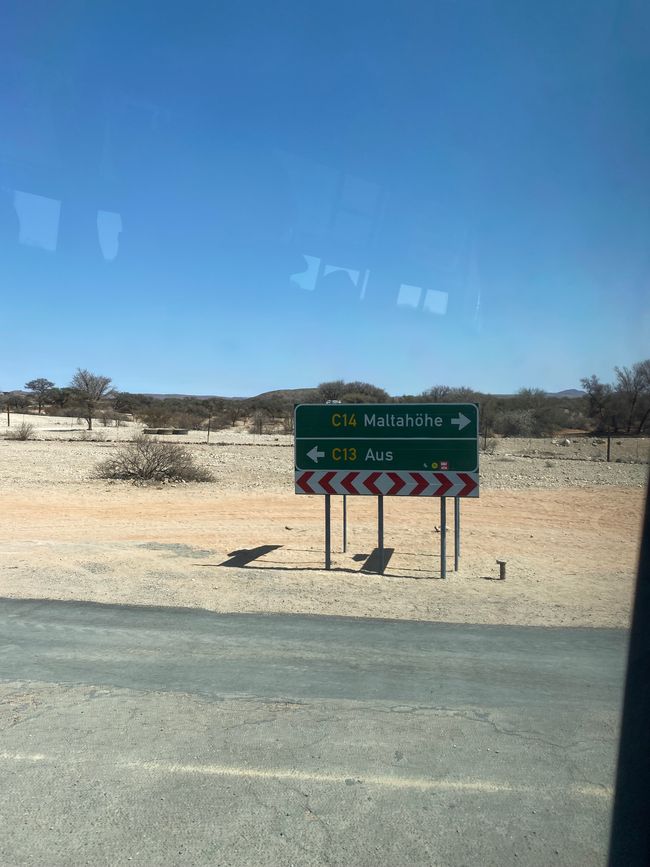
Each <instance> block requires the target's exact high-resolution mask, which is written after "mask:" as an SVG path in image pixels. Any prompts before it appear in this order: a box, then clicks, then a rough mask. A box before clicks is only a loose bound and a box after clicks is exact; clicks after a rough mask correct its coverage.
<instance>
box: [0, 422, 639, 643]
mask: <svg viewBox="0 0 650 867" xmlns="http://www.w3.org/2000/svg"><path fill="white" fill-rule="evenodd" d="M38 421H39V422H42V421H43V419H39V420H38ZM65 421H66V422H67V423H68V424H69V420H65ZM47 424H48V425H49V426H52V419H47ZM52 427H53V426H52ZM125 430H126V429H120V433H121V434H124V432H125ZM40 433H41V430H40V429H39V434H40ZM131 434H132V431H131ZM220 434H221V432H220ZM220 434H219V435H217V437H215V439H216V440H217V441H221V442H226V443H228V444H227V445H211V446H206V445H200V444H198V443H197V444H195V445H192V446H191V447H192V449H193V451H194V452H195V454H196V456H197V460H199V461H200V462H201V463H202V464H204V465H206V466H209V467H210V468H211V469H212V470H213V472H214V473H215V476H216V480H215V482H213V483H210V484H204V485H176V486H156V487H135V486H133V485H130V484H126V483H109V482H106V481H102V480H100V479H97V478H94V477H93V472H94V467H95V465H96V463H97V461H98V460H101V459H102V458H104V457H106V456H107V455H108V454H110V452H111V450H112V449H115V448H117V445H116V444H114V443H109V442H85V441H73V442H70V441H68V440H69V439H70V438H69V437H62V436H56V437H50V438H48V439H46V438H45V433H44V431H43V434H41V439H39V440H38V441H33V442H10V441H8V440H4V439H0V497H1V502H2V507H1V509H0V558H1V559H0V594H1V595H3V596H14V597H38V598H57V599H85V600H96V601H105V602H109V601H111V602H129V603H136V604H148V605H178V606H197V607H202V608H207V609H211V610H216V611H224V612H226V611H262V612H304V613H314V614H343V615H354V616H368V617H391V618H408V619H421V620H444V621H453V622H473V623H512V624H538V625H549V626H550V625H554V626H559V625H573V626H577V625H582V626H626V625H627V623H628V618H629V610H630V599H631V592H632V589H633V580H634V570H635V566H636V558H637V547H638V540H639V533H640V524H641V514H642V507H643V497H644V485H645V482H646V473H647V465H644V464H641V463H619V464H615V463H613V464H604V463H602V462H594V461H589V460H584V459H583V460H578V459H577V458H578V457H579V455H577V454H573V455H571V454H570V452H571V449H569V447H562V446H555V445H554V444H552V443H550V441H549V442H548V443H546V444H545V443H543V442H541V441H532V442H533V443H534V444H535V446H536V447H537V448H538V449H539V450H540V451H542V450H543V449H547V448H548V449H551V448H557V449H558V451H559V450H560V449H562V454H563V455H565V454H566V455H567V458H558V459H553V460H549V459H548V457H547V456H542V455H538V456H535V455H533V454H531V452H532V449H533V448H534V446H530V445H529V446H527V447H526V448H523V449H520V450H519V452H518V456H516V457H514V456H513V455H515V454H516V453H517V450H516V449H513V448H512V443H513V441H510V448H511V452H510V453H506V454H504V453H501V454H495V455H485V456H483V457H482V470H481V476H482V493H481V497H480V499H479V500H472V501H469V500H468V501H464V502H463V504H462V556H461V561H460V570H459V571H458V572H457V573H454V572H453V534H452V530H453V520H452V516H453V508H452V504H451V502H450V503H449V508H448V517H447V524H448V527H449V534H448V566H447V568H448V578H447V580H445V581H442V580H439V578H440V559H439V547H440V532H439V527H440V511H439V508H440V504H439V501H431V500H410V499H408V500H407V499H406V498H404V499H402V498H386V500H385V523H386V536H385V544H386V546H387V547H390V548H394V552H393V553H392V556H391V557H390V560H389V562H388V565H387V567H386V570H385V573H384V574H383V575H379V574H377V573H376V572H372V571H367V570H365V566H366V557H367V556H368V555H370V553H371V552H372V550H373V548H374V547H375V545H376V511H375V510H376V503H375V501H374V499H372V498H362V497H360V498H349V499H348V516H349V530H348V552H347V553H346V554H342V553H341V521H340V518H341V504H340V501H339V500H337V499H335V501H334V508H333V512H334V527H333V540H334V553H333V563H332V566H333V568H332V570H331V571H330V572H326V571H325V570H324V569H323V501H322V499H320V498H317V497H304V496H296V495H294V494H293V487H292V473H291V467H292V450H291V448H290V441H289V442H288V441H287V438H286V437H279V438H276V437H274V436H270V437H251V436H250V435H248V434H246V433H244V432H242V431H230V432H228V435H227V437H222V436H221V435H220ZM196 436H199V437H200V436H201V435H198V434H197V435H196ZM517 445H519V446H520V445H521V444H520V443H518V444H517ZM637 446H638V443H636V444H635V447H637ZM581 447H582V448H586V447H587V446H585V445H582V446H581ZM588 447H589V448H594V449H596V448H597V447H598V446H597V445H596V446H592V445H591V444H589V445H588ZM568 458H571V459H568ZM628 460H631V458H629V459H628ZM549 465H550V466H549ZM271 546H272V547H271ZM258 549H259V550H258ZM235 552H250V553H248V554H245V553H244V554H242V553H239V554H236V553H235ZM497 559H503V560H506V561H507V578H506V581H504V582H501V581H496V580H494V579H495V577H496V576H497V575H498V567H497V565H496V560H497ZM229 561H231V562H230V563H229ZM245 561H248V562H245Z"/></svg>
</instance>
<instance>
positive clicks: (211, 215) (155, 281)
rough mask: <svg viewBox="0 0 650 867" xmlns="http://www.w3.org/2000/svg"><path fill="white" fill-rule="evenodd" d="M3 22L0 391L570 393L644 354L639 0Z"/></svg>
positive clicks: (643, 97) (184, 9) (43, 7)
mask: <svg viewBox="0 0 650 867" xmlns="http://www.w3.org/2000/svg"><path fill="white" fill-rule="evenodd" d="M3 18H4V21H3V29H2V33H1V34H0V82H1V83H0V280H1V283H0V293H1V302H2V303H1V307H0V318H1V330H2V340H0V390H2V389H10V388H19V387H21V386H22V385H23V383H24V382H25V381H26V380H28V379H31V378H34V377H36V376H46V377H48V378H50V379H52V380H54V381H55V382H56V383H57V384H59V385H64V384H66V383H67V382H68V381H69V379H70V377H71V376H72V374H73V373H74V370H75V368H76V367H78V366H81V367H87V368H89V369H91V370H94V371H96V372H99V373H103V374H106V375H109V376H111V377H112V378H113V380H114V382H115V384H116V385H117V386H118V387H119V388H120V389H123V390H127V391H145V392H182V393H195V394H224V395H246V394H255V393H258V392H260V391H264V390H268V389H272V388H281V387H285V388H288V387H298V386H309V385H315V384H317V383H318V382H320V381H323V380H327V379H335V378H346V379H363V380H367V381H371V382H374V383H376V384H378V385H381V386H383V387H385V388H387V389H388V390H389V391H390V392H391V393H395V394H399V393H415V392H418V391H420V390H422V389H424V388H427V387H429V386H430V385H432V384H434V383H448V384H455V385H461V384H464V385H471V386H473V387H475V388H478V389H481V390H484V391H495V392H507V391H512V390H515V389H517V388H519V387H522V386H539V387H542V388H546V389H548V390H558V389H562V388H571V387H576V386H578V385H579V380H580V378H581V377H582V376H585V375H588V374H590V373H594V372H595V373H597V374H599V375H600V376H602V377H603V378H605V379H610V378H611V376H612V368H613V366H614V365H616V364H618V365H621V364H631V363H633V362H634V361H637V360H640V359H642V358H644V357H646V356H648V354H649V352H648V349H649V347H650V313H649V308H650V305H649V304H648V279H649V273H650V268H649V264H650V260H649V254H648V250H649V245H648V240H649V238H650V231H649V230H650V208H649V207H648V202H650V111H649V110H648V100H647V94H648V82H649V81H650V47H649V46H650V7H648V6H647V4H644V3H642V2H637V0H623V2H609V0H601V2H599V3H596V4H595V3H593V2H591V0H585V2H579V0H575V2H572V3H569V4H568V3H566V2H549V3H537V2H532V0H531V2H520V0H516V2H515V0H512V2H454V0H441V2H429V0H426V2H412V3H406V4H404V3H381V4H378V3H376V2H373V3H362V2H351V3H350V2H348V3H335V2H327V3H325V2H322V3H321V2H316V3H304V2H280V3H277V4H270V3H266V2H264V3H262V2H253V3H246V4H242V3H208V2H203V3H197V2H189V3H182V4H181V3H165V2H155V3H154V2H150V3H141V2H140V3H138V2H132V3H128V4H126V3H125V4H120V3H109V2H107V3H84V2H69V0H62V2H59V3H56V4H54V3H50V2H49V0H42V2H34V3H31V2H30V3H29V4H27V3H23V2H19V0H16V2H13V3H9V4H5V5H4V7H3Z"/></svg>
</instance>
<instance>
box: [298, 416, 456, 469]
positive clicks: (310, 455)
mask: <svg viewBox="0 0 650 867" xmlns="http://www.w3.org/2000/svg"><path fill="white" fill-rule="evenodd" d="M468 421H469V419H468ZM307 457H308V458H311V459H312V461H313V462H314V463H315V464H317V463H318V459H319V458H324V457H325V452H319V451H318V446H314V448H313V449H312V450H311V451H309V452H307Z"/></svg>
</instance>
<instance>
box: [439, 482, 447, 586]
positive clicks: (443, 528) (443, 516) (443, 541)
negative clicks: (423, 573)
mask: <svg viewBox="0 0 650 867" xmlns="http://www.w3.org/2000/svg"><path fill="white" fill-rule="evenodd" d="M440 577H441V578H446V577H447V498H446V497H440Z"/></svg>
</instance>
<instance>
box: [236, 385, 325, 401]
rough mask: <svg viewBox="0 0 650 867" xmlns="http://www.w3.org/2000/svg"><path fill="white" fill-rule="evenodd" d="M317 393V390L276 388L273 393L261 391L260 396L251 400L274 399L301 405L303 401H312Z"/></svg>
mask: <svg viewBox="0 0 650 867" xmlns="http://www.w3.org/2000/svg"><path fill="white" fill-rule="evenodd" d="M317 392H318V389H317V388H278V389H276V390H275V391H263V392H262V394H258V395H256V397H254V398H250V399H251V400H264V399H267V398H268V399H275V400H277V399H278V398H280V399H282V400H287V401H290V402H291V403H302V402H303V401H305V400H310V399H313V397H314V395H315V394H316V393H317Z"/></svg>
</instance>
